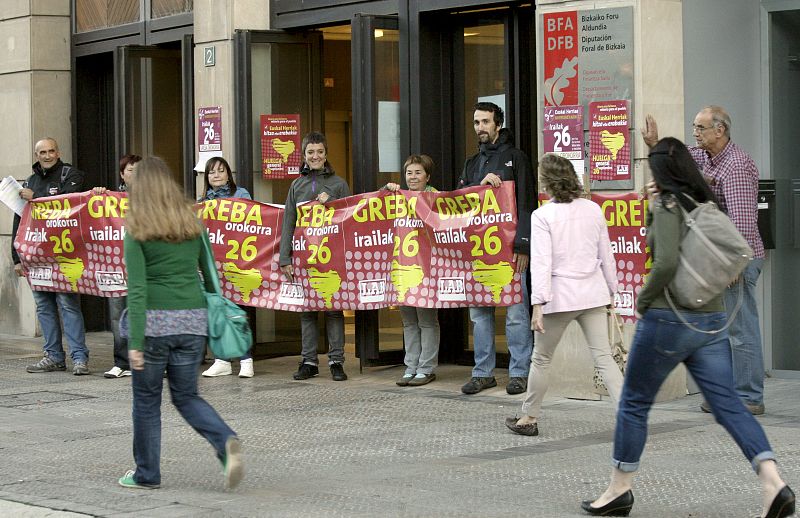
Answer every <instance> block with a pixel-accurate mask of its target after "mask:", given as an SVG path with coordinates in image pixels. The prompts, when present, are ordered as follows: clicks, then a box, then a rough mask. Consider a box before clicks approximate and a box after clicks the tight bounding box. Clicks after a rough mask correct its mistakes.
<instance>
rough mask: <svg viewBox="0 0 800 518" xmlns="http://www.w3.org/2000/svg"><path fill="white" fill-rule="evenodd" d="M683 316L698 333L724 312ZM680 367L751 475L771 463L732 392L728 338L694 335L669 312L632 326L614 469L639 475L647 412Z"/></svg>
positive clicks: (652, 313)
mask: <svg viewBox="0 0 800 518" xmlns="http://www.w3.org/2000/svg"><path fill="white" fill-rule="evenodd" d="M682 315H683V317H684V318H685V319H686V320H687V321H689V322H691V323H692V325H694V326H695V327H697V328H699V329H702V330H713V329H719V328H720V327H722V326H723V325H724V324H725V322H726V320H727V316H726V315H725V313H723V312H717V313H700V312H694V311H685V312H683V313H682ZM681 362H682V363H683V364H684V365H686V368H687V369H689V372H690V373H691V374H692V377H693V378H694V380H695V381H696V382H697V385H698V386H699V387H700V390H701V391H702V393H703V396H704V397H705V399H706V401H707V402H708V404H709V405H710V406H711V411H712V412H713V414H714V419H716V421H717V422H718V423H719V424H721V425H722V426H723V427H724V428H725V430H726V431H727V432H728V433H729V434H730V435H731V437H733V440H734V441H736V444H737V445H738V446H739V448H740V449H741V450H742V453H744V456H745V457H747V460H749V461H750V463H751V465H752V466H753V469H755V470H756V471H757V470H758V464H759V463H760V462H761V461H764V460H768V459H775V456H774V455H773V453H772V450H771V449H770V445H769V441H767V437H766V435H764V430H763V429H762V428H761V425H759V424H758V422H756V419H755V418H754V417H753V415H752V414H751V413H750V412H749V411H748V410H747V408H745V406H744V404H743V403H742V400H741V399H739V397H738V396H737V394H736V390H734V388H733V372H732V370H731V350H730V346H729V344H728V334H727V332H726V331H723V332H721V333H717V334H714V335H708V334H702V333H698V332H696V331H692V330H691V329H689V328H688V327H686V325H684V324H683V323H681V321H680V320H678V317H677V315H676V314H675V313H674V312H673V311H671V310H669V309H650V310H649V311H648V312H647V313H646V314H645V315H644V318H643V319H642V320H640V321H639V322H638V324H637V325H636V334H635V336H634V337H633V343H632V344H631V348H630V354H629V355H628V364H627V367H626V369H625V384H624V385H623V387H622V396H621V397H620V402H619V409H618V411H617V427H616V430H615V431H614V457H613V460H612V464H613V465H614V466H615V467H616V468H618V469H620V470H621V471H625V472H631V471H636V470H637V469H639V459H640V458H641V455H642V451H643V450H644V444H645V441H646V440H647V415H648V413H649V412H650V407H651V406H652V405H653V401H654V400H655V397H656V393H657V392H658V389H659V388H660V387H661V385H662V384H663V383H664V380H665V379H666V378H667V376H668V375H669V373H670V372H672V371H673V369H675V367H676V366H677V365H678V364H679V363H681Z"/></svg>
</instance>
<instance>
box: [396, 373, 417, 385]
mask: <svg viewBox="0 0 800 518" xmlns="http://www.w3.org/2000/svg"><path fill="white" fill-rule="evenodd" d="M413 379H414V375H413V374H403V377H402V378H400V379H399V380H397V381H395V382H394V383H395V385H397V386H398V387H405V386H407V385H408V382H409V381H411V380H413Z"/></svg>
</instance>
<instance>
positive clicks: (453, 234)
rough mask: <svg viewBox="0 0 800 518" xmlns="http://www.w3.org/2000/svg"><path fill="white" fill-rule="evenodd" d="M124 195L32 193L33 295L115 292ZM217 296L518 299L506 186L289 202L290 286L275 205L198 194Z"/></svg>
mask: <svg viewBox="0 0 800 518" xmlns="http://www.w3.org/2000/svg"><path fill="white" fill-rule="evenodd" d="M126 209H127V197H126V195H125V194H124V193H107V194H106V195H92V194H90V193H82V194H71V195H66V196H58V197H52V198H38V199H36V200H33V201H32V202H30V203H29V204H28V205H27V207H26V209H25V212H24V214H23V218H22V222H21V224H20V229H19V232H18V233H17V239H16V240H15V243H14V244H15V246H16V247H17V250H18V252H19V255H20V259H21V260H22V264H23V267H24V268H25V270H26V272H27V274H28V278H29V282H30V283H31V285H32V287H34V288H35V289H37V290H45V291H73V292H76V291H77V292H80V293H88V294H91V295H100V296H119V295H124V294H125V293H126V292H125V289H126V285H125V270H124V266H123V264H122V253H123V250H122V239H123V237H124V228H123V223H124V221H123V219H122V218H124V212H125V210H126ZM198 216H199V217H201V218H202V219H203V221H204V223H205V225H206V227H207V228H208V230H209V237H210V239H211V242H212V247H213V250H214V255H215V259H216V262H217V267H218V271H219V274H220V278H221V284H222V289H223V293H224V295H225V296H226V297H227V298H229V299H231V300H233V301H234V302H236V303H237V304H243V305H249V306H255V307H263V308H270V309H282V310H290V311H306V310H317V309H351V310H357V309H377V308H382V307H386V306H389V305H395V304H403V305H409V306H417V307H441V308H445V307H466V306H508V305H511V304H515V303H518V302H520V301H521V300H522V293H521V288H520V283H519V275H518V274H515V273H514V264H513V261H512V258H513V241H514V236H515V233H516V203H515V197H514V186H513V184H512V183H510V182H504V183H503V185H502V186H501V187H500V188H498V189H491V188H488V187H471V188H468V189H461V190H458V191H452V192H439V193H427V192H422V193H420V192H413V191H398V192H397V193H391V192H389V191H380V192H377V193H368V194H361V195H357V196H351V197H348V198H344V199H341V200H336V201H333V202H329V203H328V204H327V205H322V204H319V203H316V202H309V203H306V204H302V205H300V206H298V218H297V226H296V229H295V233H294V240H293V249H294V252H293V264H294V267H295V282H294V283H288V282H286V281H285V279H284V278H283V276H282V275H281V272H280V268H279V266H278V250H279V243H280V234H281V225H282V221H283V209H282V207H279V206H275V205H269V204H264V203H258V202H254V201H250V200H241V199H235V198H227V199H217V200H210V201H206V202H204V203H203V204H199V205H198Z"/></svg>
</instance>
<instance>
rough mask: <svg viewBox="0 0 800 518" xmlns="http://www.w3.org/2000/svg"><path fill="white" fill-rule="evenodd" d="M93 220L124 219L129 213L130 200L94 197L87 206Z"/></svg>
mask: <svg viewBox="0 0 800 518" xmlns="http://www.w3.org/2000/svg"><path fill="white" fill-rule="evenodd" d="M87 208H88V211H89V216H91V217H93V218H124V217H125V214H126V213H127V212H128V198H115V197H113V196H102V195H94V196H92V197H91V198H89V203H88V204H87Z"/></svg>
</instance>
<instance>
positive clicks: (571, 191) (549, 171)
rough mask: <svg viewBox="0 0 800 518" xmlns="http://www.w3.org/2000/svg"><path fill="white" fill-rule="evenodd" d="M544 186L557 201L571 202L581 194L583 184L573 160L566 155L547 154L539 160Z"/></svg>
mask: <svg viewBox="0 0 800 518" xmlns="http://www.w3.org/2000/svg"><path fill="white" fill-rule="evenodd" d="M539 179H540V180H541V182H542V187H543V188H544V190H545V191H547V194H549V195H550V196H551V197H552V198H553V199H554V200H555V201H557V202H559V203H569V202H571V201H572V200H574V199H575V198H579V197H580V196H581V192H582V190H581V184H580V182H578V175H577V174H576V173H575V168H574V167H572V162H570V161H569V160H567V159H566V158H564V157H561V156H558V155H553V154H550V153H548V154H546V155H545V156H543V157H542V159H541V160H540V161H539Z"/></svg>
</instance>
